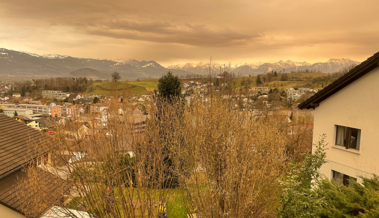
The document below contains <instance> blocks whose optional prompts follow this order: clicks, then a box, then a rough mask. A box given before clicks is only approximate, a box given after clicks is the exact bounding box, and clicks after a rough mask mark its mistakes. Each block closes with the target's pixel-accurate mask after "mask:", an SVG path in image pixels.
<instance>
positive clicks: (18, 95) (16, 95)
mask: <svg viewBox="0 0 379 218" xmlns="http://www.w3.org/2000/svg"><path fill="white" fill-rule="evenodd" d="M12 97H15V98H19V97H21V94H20V93H13V95H12Z"/></svg>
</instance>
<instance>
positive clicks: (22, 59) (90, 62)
mask: <svg viewBox="0 0 379 218" xmlns="http://www.w3.org/2000/svg"><path fill="white" fill-rule="evenodd" d="M356 64H359V62H357V61H353V60H350V59H347V58H342V59H330V60H329V61H327V62H320V63H314V64H310V63H307V62H293V61H290V60H288V61H279V62H276V63H262V62H258V63H240V64H231V63H229V64H220V63H216V64H212V72H213V73H218V72H220V70H227V71H229V72H233V73H236V74H239V75H241V76H247V75H257V74H262V73H266V72H271V71H278V72H286V73H290V72H292V71H305V70H308V71H312V72H324V73H333V72H337V71H340V70H342V69H344V68H346V67H349V66H351V65H356ZM169 70H171V71H172V72H173V73H174V74H176V75H187V74H203V75H207V74H208V73H209V72H208V71H209V64H204V63H198V64H193V63H186V64H180V65H179V64H178V65H172V66H169V67H167V68H165V67H163V66H162V65H160V64H159V63H157V62H155V61H137V60H133V59H128V60H100V59H90V58H76V57H71V56H64V55H58V54H49V55H38V54H33V53H29V52H21V51H14V50H9V49H5V48H0V76H8V77H20V76H22V77H23V78H25V79H28V78H29V79H31V78H38V77H67V76H69V77H71V76H74V77H84V76H85V77H88V78H98V79H110V74H111V73H113V72H115V71H117V72H119V73H120V75H121V77H122V79H137V78H139V79H148V78H159V77H160V76H162V75H163V74H165V73H167V72H168V71H169Z"/></svg>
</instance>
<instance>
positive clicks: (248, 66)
mask: <svg viewBox="0 0 379 218" xmlns="http://www.w3.org/2000/svg"><path fill="white" fill-rule="evenodd" d="M359 63H360V62H358V61H353V60H350V59H348V58H341V59H329V60H328V61H327V62H319V63H314V64H310V63H307V62H294V61H290V60H288V61H278V62H276V63H262V62H258V63H240V64H231V63H230V64H219V63H215V64H212V71H213V72H220V70H221V71H222V70H226V71H229V72H234V73H237V74H241V75H257V74H262V73H267V72H271V71H277V72H285V73H291V72H297V71H306V70H308V71H311V72H323V73H334V72H338V71H340V70H343V69H344V68H347V67H350V66H351V65H357V64H359ZM168 68H169V69H174V70H183V71H187V72H191V73H196V74H205V73H208V72H209V64H203V63H201V62H200V63H198V64H194V63H186V64H178V65H171V66H169V67H168Z"/></svg>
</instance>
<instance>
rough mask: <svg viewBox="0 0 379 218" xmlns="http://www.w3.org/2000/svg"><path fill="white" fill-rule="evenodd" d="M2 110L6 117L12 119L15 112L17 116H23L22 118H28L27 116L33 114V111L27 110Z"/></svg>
mask: <svg viewBox="0 0 379 218" xmlns="http://www.w3.org/2000/svg"><path fill="white" fill-rule="evenodd" d="M2 110H3V112H4V114H5V115H7V116H8V117H14V114H15V112H17V116H24V117H28V116H29V115H32V114H33V111H32V110H29V109H19V108H14V109H9V108H3V109H2Z"/></svg>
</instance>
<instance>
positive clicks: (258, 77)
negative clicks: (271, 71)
mask: <svg viewBox="0 0 379 218" xmlns="http://www.w3.org/2000/svg"><path fill="white" fill-rule="evenodd" d="M256 83H257V85H261V84H262V80H261V76H260V75H258V76H257V82H256Z"/></svg>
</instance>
